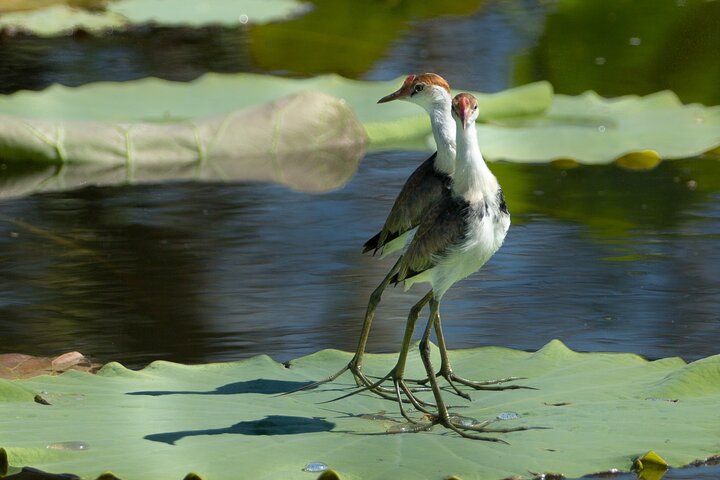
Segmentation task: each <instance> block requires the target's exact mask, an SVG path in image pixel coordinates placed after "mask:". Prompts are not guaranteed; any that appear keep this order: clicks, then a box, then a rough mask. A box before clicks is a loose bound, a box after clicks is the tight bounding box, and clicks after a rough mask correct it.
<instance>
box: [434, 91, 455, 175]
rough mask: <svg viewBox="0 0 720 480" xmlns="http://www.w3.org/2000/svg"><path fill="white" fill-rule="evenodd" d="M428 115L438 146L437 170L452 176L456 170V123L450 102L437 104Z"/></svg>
mask: <svg viewBox="0 0 720 480" xmlns="http://www.w3.org/2000/svg"><path fill="white" fill-rule="evenodd" d="M428 113H429V114H430V124H431V125H432V132H433V137H434V138H435V145H437V157H435V169H436V170H437V171H439V172H442V173H446V174H448V175H452V174H453V171H454V170H455V121H454V120H453V118H452V115H451V113H450V102H443V103H442V104H441V105H437V104H436V105H435V108H432V109H428Z"/></svg>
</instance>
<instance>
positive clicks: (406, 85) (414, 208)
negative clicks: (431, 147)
mask: <svg viewBox="0 0 720 480" xmlns="http://www.w3.org/2000/svg"><path fill="white" fill-rule="evenodd" d="M393 100H405V101H408V102H411V103H415V104H416V105H419V106H421V107H422V108H423V109H425V111H427V113H428V115H429V117H430V125H431V127H432V132H433V137H434V139H435V144H436V146H437V151H436V152H435V153H434V154H432V155H431V156H430V158H428V159H427V160H425V161H424V162H423V163H422V164H420V166H419V167H418V168H417V169H415V171H414V172H413V173H412V174H410V176H409V177H408V179H407V180H406V181H405V184H404V185H403V187H402V189H401V190H400V193H399V194H398V196H397V198H396V199H395V203H394V204H393V206H392V208H391V209H390V213H389V214H388V216H387V219H386V220H385V223H384V225H383V227H382V229H381V230H380V231H379V232H378V233H377V234H376V235H375V236H373V237H372V238H371V239H370V240H368V241H367V242H365V245H364V246H363V253H366V252H369V251H371V250H372V251H373V253H376V252H377V251H378V250H382V256H383V257H385V256H387V255H389V254H390V253H393V252H396V251H398V250H401V249H402V248H404V247H405V244H406V243H407V235H408V234H410V232H412V230H413V229H414V228H415V227H417V226H418V224H419V223H420V221H421V220H422V219H423V217H424V215H425V212H426V211H427V210H428V209H429V208H430V207H431V206H432V205H433V204H434V203H435V202H436V201H437V200H438V199H440V197H441V196H442V194H443V191H444V190H446V189H447V188H449V186H450V182H451V178H452V174H453V171H454V169H455V124H454V122H453V119H452V115H451V114H450V103H451V95H450V86H449V85H448V83H447V82H446V81H445V79H443V78H442V77H441V76H440V75H437V74H434V73H424V74H422V75H409V76H408V77H407V78H406V79H405V82H403V85H402V87H400V88H399V89H398V90H397V91H395V92H393V93H391V94H390V95H386V96H385V97H383V98H381V99H380V100H379V101H378V103H386V102H390V101H393Z"/></svg>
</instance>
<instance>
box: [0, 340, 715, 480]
mask: <svg viewBox="0 0 720 480" xmlns="http://www.w3.org/2000/svg"><path fill="white" fill-rule="evenodd" d="M434 353H436V352H434ZM350 357H351V355H350V354H348V353H343V352H339V351H334V350H325V351H322V352H318V353H317V354H314V355H310V356H308V357H303V358H300V359H298V360H295V361H292V362H290V364H289V365H287V366H286V365H283V364H279V363H277V362H274V361H272V360H271V359H270V358H268V357H265V356H260V357H255V358H251V359H247V360H243V361H239V362H232V363H219V364H208V365H195V366H186V365H179V364H173V363H168V362H154V363H152V364H151V365H150V366H148V367H147V368H145V369H143V370H141V371H132V370H128V369H126V368H124V367H122V366H121V365H119V364H117V363H111V364H108V365H106V366H105V367H103V368H102V369H101V370H100V372H99V373H98V374H97V375H90V374H87V373H82V372H74V371H70V372H67V373H64V374H62V375H60V376H54V377H47V376H44V377H35V378H32V379H28V380H15V381H7V380H0V418H2V419H3V432H7V435H3V437H2V440H1V442H0V443H1V445H0V446H2V447H4V448H6V449H7V452H8V456H9V463H10V465H11V466H12V467H14V468H19V467H21V466H24V465H31V466H33V467H36V468H40V469H42V470H45V471H49V472H71V473H75V474H78V475H80V476H82V477H84V478H85V477H87V478H95V477H96V476H97V475H99V474H100V473H101V472H104V471H112V472H113V473H114V474H115V475H117V476H118V477H119V478H123V479H125V480H131V479H144V478H155V479H177V478H182V477H183V476H184V475H185V474H186V473H187V472H188V471H195V472H198V474H200V475H202V476H203V478H231V477H233V476H234V475H236V474H237V472H240V471H242V475H243V477H247V478H260V479H262V478H267V479H271V478H287V479H307V478H311V477H308V475H309V474H308V473H307V472H304V471H303V468H305V467H306V466H307V465H308V464H318V463H322V464H325V465H327V467H328V469H329V470H333V471H336V472H338V473H339V474H340V476H341V478H362V479H385V478H445V477H447V476H449V475H456V476H457V477H459V478H462V479H464V480H469V479H498V480H499V479H501V478H505V477H509V476H512V475H516V476H521V477H527V476H528V471H533V472H561V473H563V474H564V475H566V476H567V477H570V478H574V477H580V476H582V475H583V474H587V473H592V472H599V471H609V470H611V469H613V468H617V469H620V470H623V471H629V470H630V469H631V467H632V464H633V460H634V459H636V458H638V457H641V456H642V455H643V454H644V453H646V452H648V451H651V450H653V451H655V452H657V454H658V455H660V456H662V457H663V458H664V459H665V460H666V461H667V463H669V464H670V465H672V466H673V467H679V466H682V465H686V464H688V463H690V462H692V461H693V460H695V459H698V458H706V457H709V456H712V455H716V454H718V453H719V452H718V448H719V447H718V445H719V444H720V418H719V417H718V415H717V405H718V403H719V402H720V356H714V357H709V358H706V359H703V360H700V361H697V362H694V363H691V364H686V363H685V362H683V361H682V360H681V359H679V358H667V359H662V360H657V361H652V362H649V361H647V360H645V359H643V358H641V357H639V356H636V355H631V354H615V353H577V352H573V351H571V350H569V349H568V348H567V347H565V346H564V345H563V344H562V343H560V342H558V341H553V342H551V343H549V344H548V345H546V346H545V347H544V348H542V349H541V350H539V351H538V352H536V353H527V352H522V351H517V350H510V349H504V348H479V349H471V350H462V351H454V352H451V358H452V359H453V361H454V367H455V369H456V371H457V372H458V373H460V374H462V375H465V376H469V377H471V378H477V379H491V378H499V377H505V376H509V375H519V376H524V377H527V380H524V381H523V382H522V383H523V384H525V385H527V386H531V387H534V388H537V390H513V391H505V392H471V395H472V397H473V400H472V401H471V402H467V401H465V400H462V399H460V398H457V397H451V395H450V394H449V393H448V394H447V396H448V399H449V403H451V404H452V405H456V406H458V408H456V409H455V411H456V412H457V413H459V414H461V415H463V417H467V418H472V419H477V420H480V421H482V420H492V419H495V418H496V417H497V416H498V415H500V414H502V413H503V412H516V413H517V414H518V416H519V418H512V419H510V418H509V419H507V420H503V421H501V422H499V423H497V425H499V426H502V427H510V426H520V425H525V426H538V427H549V428H548V429H543V430H529V431H525V432H515V433H511V434H504V435H502V438H503V439H504V440H506V441H508V442H509V443H510V445H505V444H496V443H487V442H478V441H472V440H468V439H464V438H460V437H458V436H457V435H455V434H452V433H448V432H447V431H446V430H444V429H442V428H438V427H436V428H434V429H433V430H432V431H428V432H421V433H414V434H395V435H387V434H385V431H386V430H388V429H389V428H391V427H392V426H393V425H397V424H399V423H401V421H402V417H400V415H399V414H397V406H396V405H395V404H394V403H392V402H389V401H386V400H382V399H379V398H376V397H375V396H372V395H368V394H360V395H356V396H352V397H349V398H346V399H343V400H339V401H336V402H331V403H323V402H326V401H328V400H331V399H333V398H335V397H337V396H339V395H341V394H343V393H345V392H346V391H349V390H348V389H351V387H352V383H353V382H352V380H351V379H350V378H349V377H348V376H343V377H341V378H340V379H338V380H337V381H336V382H334V383H332V384H328V385H324V386H322V387H320V388H318V389H315V390H310V391H306V392H298V393H294V394H291V395H284V396H282V395H278V394H280V393H283V392H287V391H289V390H292V389H295V388H297V387H299V386H302V385H305V384H306V383H307V382H309V381H312V380H317V379H320V378H323V377H325V376H327V375H328V374H330V373H332V372H334V371H335V370H336V369H337V368H339V367H340V366H342V365H344V364H345V363H346V362H347V361H348V360H349V359H350ZM395 358H396V357H395V355H389V354H388V355H370V356H369V358H368V359H367V371H368V373H371V374H381V373H385V372H386V371H387V370H389V369H390V368H391V367H392V366H393V365H394V362H395ZM421 370H422V366H421V362H420V359H419V356H418V354H417V350H416V349H413V350H412V352H411V356H410V358H409V371H408V375H410V376H413V377H414V376H419V375H420V374H421ZM18 391H20V392H27V393H26V395H25V396H22V395H18ZM40 391H42V392H47V394H48V395H54V397H53V398H54V399H55V402H54V403H53V404H52V405H41V404H37V403H35V402H34V401H33V400H32V398H33V397H32V395H33V393H36V392H40ZM79 394H81V395H82V397H78V395H79ZM420 395H421V396H422V395H426V394H420ZM428 399H429V398H428ZM460 407H463V408H460ZM413 415H414V416H416V417H417V418H418V419H419V418H420V415H419V414H417V413H413ZM60 442H76V443H77V442H82V444H83V445H86V447H87V448H84V449H82V450H62V449H48V448H46V447H47V446H48V445H54V444H58V443H60Z"/></svg>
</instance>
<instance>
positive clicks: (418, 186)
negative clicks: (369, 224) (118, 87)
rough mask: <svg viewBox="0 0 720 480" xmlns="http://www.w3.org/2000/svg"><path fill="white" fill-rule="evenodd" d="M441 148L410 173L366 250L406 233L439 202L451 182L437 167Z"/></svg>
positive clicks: (380, 246)
mask: <svg viewBox="0 0 720 480" xmlns="http://www.w3.org/2000/svg"><path fill="white" fill-rule="evenodd" d="M436 156H437V152H435V153H434V154H432V155H431V156H430V158H428V159H427V160H425V161H424V162H423V163H421V164H420V166H419V167H418V168H416V169H415V171H414V172H413V173H412V174H411V175H410V176H409V177H408V179H407V180H406V181H405V185H403V187H402V189H401V190H400V193H399V194H398V196H397V198H396V199H395V203H394V204H393V206H392V209H391V210H390V214H389V215H388V217H387V220H385V225H383V228H382V230H380V232H378V233H377V234H376V235H375V236H374V237H372V238H371V239H370V240H368V241H367V242H365V245H363V253H366V252H369V251H370V250H373V253H375V252H377V250H378V249H380V248H382V247H383V246H384V245H386V244H387V243H389V242H391V241H393V240H394V239H396V238H397V237H399V236H400V235H402V234H403V233H405V232H407V231H408V230H411V229H413V228H415V227H416V226H418V225H419V224H420V222H421V221H422V218H423V214H424V213H425V212H426V211H427V210H428V209H429V208H431V207H432V205H433V204H434V203H435V202H437V201H438V200H439V199H440V197H441V196H442V194H443V191H445V190H447V189H448V187H449V186H450V177H449V176H447V175H445V174H443V173H439V172H438V171H436V170H435V168H434V162H435V157H436Z"/></svg>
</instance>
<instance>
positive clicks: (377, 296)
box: [288, 256, 402, 396]
mask: <svg viewBox="0 0 720 480" xmlns="http://www.w3.org/2000/svg"><path fill="white" fill-rule="evenodd" d="M401 259H402V256H401V257H400V258H398V260H397V262H395V265H393V267H392V268H391V269H390V271H389V272H388V274H387V275H385V278H383V280H382V282H380V285H378V286H377V288H375V290H373V292H372V293H371V294H370V299H369V300H368V305H367V309H366V310H365V320H364V321H363V325H362V330H361V331H360V338H359V340H358V346H357V349H356V350H355V355H353V358H351V359H350V361H349V362H348V364H347V365H345V366H344V367H343V368H341V369H340V370H338V371H337V372H335V373H333V374H332V375H330V376H329V377H327V378H324V379H322V380H318V381H317V382H313V383H311V384H308V385H305V386H303V387H301V388H298V389H295V390H293V391H292V392H288V393H295V392H299V391H302V390H310V389H312V388H316V387H318V386H320V385H323V384H325V383H329V382H332V381H334V380H335V379H337V378H338V377H340V375H342V374H343V373H345V372H347V371H348V370H350V372H351V373H352V374H353V377H355V383H356V384H357V385H358V386H365V387H367V390H370V391H373V392H375V393H389V394H392V393H394V390H387V389H383V388H382V387H380V385H379V384H377V382H373V381H371V380H370V379H369V378H367V376H366V375H365V374H364V373H363V372H362V362H363V356H364V355H365V347H366V346H367V341H368V337H369V336H370V327H371V326H372V321H373V318H374V317H375V310H376V309H377V306H378V304H379V303H380V300H382V294H383V292H384V291H385V289H386V288H387V286H388V285H389V284H390V279H391V278H392V277H393V276H394V275H395V274H396V273H397V272H398V270H399V267H400V260H401ZM381 396H383V395H381Z"/></svg>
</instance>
